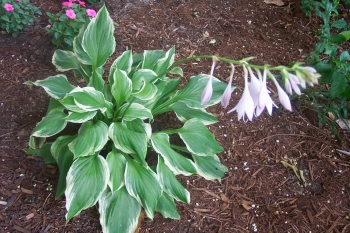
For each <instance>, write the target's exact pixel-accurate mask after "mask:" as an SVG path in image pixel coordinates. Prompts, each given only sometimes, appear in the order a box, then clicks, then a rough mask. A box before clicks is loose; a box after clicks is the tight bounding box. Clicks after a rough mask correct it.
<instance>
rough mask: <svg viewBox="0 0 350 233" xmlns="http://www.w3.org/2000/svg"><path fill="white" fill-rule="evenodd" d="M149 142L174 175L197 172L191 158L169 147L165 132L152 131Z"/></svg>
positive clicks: (187, 174) (186, 174)
mask: <svg viewBox="0 0 350 233" xmlns="http://www.w3.org/2000/svg"><path fill="white" fill-rule="evenodd" d="M151 142H152V147H153V149H154V150H155V151H156V152H157V153H158V154H160V155H161V156H162V157H163V159H164V162H165V164H166V165H167V166H168V167H169V169H170V170H171V171H172V172H174V173H175V175H178V174H182V175H185V176H189V175H192V174H194V173H196V172H197V171H196V168H195V166H194V164H193V162H192V161H191V160H189V159H187V158H185V157H184V156H182V155H180V154H179V153H177V152H176V151H174V150H173V149H172V148H170V143H169V136H168V135H167V134H165V133H153V134H152V136H151Z"/></svg>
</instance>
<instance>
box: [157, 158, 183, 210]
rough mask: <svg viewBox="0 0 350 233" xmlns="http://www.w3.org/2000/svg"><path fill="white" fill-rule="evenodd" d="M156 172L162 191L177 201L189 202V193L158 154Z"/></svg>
mask: <svg viewBox="0 0 350 233" xmlns="http://www.w3.org/2000/svg"><path fill="white" fill-rule="evenodd" d="M157 174H158V177H159V180H160V183H161V185H162V186H163V191H165V192H166V193H167V194H169V195H170V196H171V197H173V198H175V199H176V200H178V201H182V202H185V203H190V193H189V192H188V191H187V190H186V189H185V188H184V187H183V186H182V184H181V183H180V182H179V181H178V180H177V179H176V176H175V175H174V173H173V172H172V171H171V170H170V169H169V168H168V167H167V166H166V165H165V163H164V159H163V158H162V157H161V156H158V165H157Z"/></svg>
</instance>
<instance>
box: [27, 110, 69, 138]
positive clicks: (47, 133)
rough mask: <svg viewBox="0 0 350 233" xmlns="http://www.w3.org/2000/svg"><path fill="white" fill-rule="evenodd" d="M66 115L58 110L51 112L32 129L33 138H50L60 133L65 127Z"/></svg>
mask: <svg viewBox="0 0 350 233" xmlns="http://www.w3.org/2000/svg"><path fill="white" fill-rule="evenodd" d="M66 116H67V114H65V113H63V112H61V111H60V110H57V109H54V110H51V111H50V112H49V113H48V114H47V115H46V116H45V117H44V118H43V119H42V120H41V121H40V122H39V123H38V124H37V125H36V126H35V128H34V129H33V132H32V136H34V137H46V138H47V137H51V136H53V135H55V134H57V133H59V132H61V131H62V130H63V129H64V128H65V127H66V125H67V122H66V121H65V120H64V118H65V117H66Z"/></svg>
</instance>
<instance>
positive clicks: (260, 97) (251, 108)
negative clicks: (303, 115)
mask: <svg viewBox="0 0 350 233" xmlns="http://www.w3.org/2000/svg"><path fill="white" fill-rule="evenodd" d="M217 62H218V58H216V57H213V63H212V67H211V71H210V79H209V81H208V83H207V85H206V87H205V88H204V90H203V93H202V98H201V104H205V103H207V102H208V101H209V100H210V98H211V96H212V93H213V87H212V77H213V73H214V68H215V65H216V64H217ZM241 65H242V67H243V72H244V90H243V94H242V97H241V99H240V100H239V101H238V103H237V105H236V106H235V107H234V108H232V109H231V110H229V111H228V113H231V112H234V111H236V112H237V114H238V120H240V119H241V118H242V117H243V120H245V116H247V118H248V120H250V121H252V120H253V118H254V116H255V117H258V116H260V115H261V113H262V112H263V111H264V109H265V108H266V109H267V112H268V113H269V114H270V115H271V114H272V110H273V107H276V108H277V105H276V104H275V102H274V100H273V99H272V98H271V96H270V91H269V90H268V88H267V78H270V79H271V80H272V81H273V83H274V84H275V86H276V88H277V92H278V98H279V102H280V104H282V106H283V107H284V108H285V109H287V110H288V111H292V105H291V101H290V98H289V96H288V94H290V95H291V94H293V93H295V94H297V95H301V91H302V88H306V84H308V85H310V86H313V85H314V84H317V83H318V79H319V78H320V74H318V73H317V71H316V70H315V69H314V68H312V67H308V66H306V67H302V66H300V64H296V65H295V67H293V69H288V70H289V71H288V70H287V68H286V67H278V68H279V70H280V71H281V74H282V77H283V79H284V83H285V90H286V91H287V93H288V94H287V93H286V91H285V90H284V89H283V88H282V87H281V86H280V84H279V82H278V81H277V79H276V78H275V76H274V75H273V74H272V73H271V72H270V70H269V67H268V66H264V67H262V69H263V73H261V70H260V69H255V73H256V74H257V76H258V77H257V76H256V75H255V74H254V72H253V70H252V68H251V67H250V66H249V64H248V63H247V62H245V61H244V62H242V64H241ZM231 67H232V69H231V74H230V77H229V83H228V85H227V87H226V90H225V91H224V93H223V95H222V97H221V105H222V106H223V107H224V108H226V107H227V106H228V104H229V101H230V99H231V93H232V78H233V75H234V68H235V67H234V65H233V64H232V63H231ZM255 67H256V66H255ZM275 70H277V69H276V68H275ZM290 70H292V72H293V73H295V74H293V73H292V72H291V71H290Z"/></svg>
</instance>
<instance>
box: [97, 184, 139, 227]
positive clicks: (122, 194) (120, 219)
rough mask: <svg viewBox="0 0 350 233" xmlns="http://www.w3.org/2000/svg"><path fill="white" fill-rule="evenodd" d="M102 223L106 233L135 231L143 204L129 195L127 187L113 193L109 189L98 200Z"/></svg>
mask: <svg viewBox="0 0 350 233" xmlns="http://www.w3.org/2000/svg"><path fill="white" fill-rule="evenodd" d="M98 204H99V208H98V210H99V212H100V223H101V226H102V231H103V232H104V233H119V232H122V233H134V232H135V231H136V229H137V225H138V219H139V217H140V213H141V205H140V204H139V203H138V202H137V201H136V200H135V198H133V197H132V196H130V195H129V193H128V191H126V188H125V187H122V188H121V189H119V190H118V191H115V192H113V193H111V192H110V191H109V190H108V189H107V190H106V191H105V192H104V193H103V195H102V197H101V199H100V200H99V202H98Z"/></svg>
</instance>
